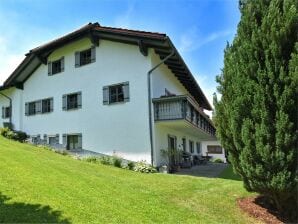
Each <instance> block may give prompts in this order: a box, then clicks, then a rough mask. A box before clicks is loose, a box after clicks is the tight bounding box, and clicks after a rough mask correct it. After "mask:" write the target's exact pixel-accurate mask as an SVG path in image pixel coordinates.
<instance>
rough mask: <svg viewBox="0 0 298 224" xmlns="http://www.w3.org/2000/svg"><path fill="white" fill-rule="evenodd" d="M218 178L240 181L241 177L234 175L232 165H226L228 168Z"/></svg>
mask: <svg viewBox="0 0 298 224" xmlns="http://www.w3.org/2000/svg"><path fill="white" fill-rule="evenodd" d="M219 178H223V179H229V180H239V181H241V177H240V176H239V175H238V174H235V173H234V171H233V167H232V165H230V164H229V165H228V167H227V168H226V169H225V170H224V171H223V172H222V173H221V174H220V175H219Z"/></svg>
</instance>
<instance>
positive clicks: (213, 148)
mask: <svg viewBox="0 0 298 224" xmlns="http://www.w3.org/2000/svg"><path fill="white" fill-rule="evenodd" d="M207 150H208V153H210V154H222V147H221V146H220V145H207Z"/></svg>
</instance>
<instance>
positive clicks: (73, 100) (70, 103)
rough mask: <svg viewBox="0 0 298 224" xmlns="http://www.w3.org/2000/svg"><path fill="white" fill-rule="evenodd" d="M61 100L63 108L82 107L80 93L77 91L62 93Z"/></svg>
mask: <svg viewBox="0 0 298 224" xmlns="http://www.w3.org/2000/svg"><path fill="white" fill-rule="evenodd" d="M62 102H63V105H62V108H63V110H73V109H79V108H81V107H82V94H81V92H77V93H71V94H66V95H63V98H62Z"/></svg>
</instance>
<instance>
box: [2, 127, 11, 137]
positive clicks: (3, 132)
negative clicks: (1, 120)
mask: <svg viewBox="0 0 298 224" xmlns="http://www.w3.org/2000/svg"><path fill="white" fill-rule="evenodd" d="M9 131H10V129H9V128H1V129H0V134H1V135H2V136H3V137H5V138H6V136H7V132H9Z"/></svg>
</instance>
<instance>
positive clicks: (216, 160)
mask: <svg viewBox="0 0 298 224" xmlns="http://www.w3.org/2000/svg"><path fill="white" fill-rule="evenodd" d="M211 161H212V162H214V163H223V162H224V161H223V160H222V159H220V158H216V159H212V160H211Z"/></svg>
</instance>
